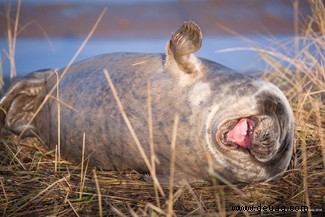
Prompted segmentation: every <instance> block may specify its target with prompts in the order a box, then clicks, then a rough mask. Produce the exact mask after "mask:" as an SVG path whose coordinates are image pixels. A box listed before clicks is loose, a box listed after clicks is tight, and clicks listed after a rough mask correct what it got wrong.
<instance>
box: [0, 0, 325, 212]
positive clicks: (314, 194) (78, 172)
mask: <svg viewBox="0 0 325 217" xmlns="http://www.w3.org/2000/svg"><path fill="white" fill-rule="evenodd" d="M310 2H311V8H312V10H313V13H314V16H313V17H311V18H309V22H307V23H308V25H306V28H305V29H303V32H305V35H304V36H299V37H298V36H297V38H296V42H295V45H294V46H295V49H293V53H291V51H292V49H289V48H288V47H290V45H289V46H283V47H282V48H281V50H282V52H281V53H280V52H278V49H274V50H259V51H260V53H261V56H262V58H263V59H264V60H265V61H266V62H268V63H269V65H270V68H268V69H267V70H266V72H265V74H264V75H263V76H264V78H265V79H267V80H270V81H272V82H273V83H275V84H277V85H278V86H279V87H280V88H281V89H282V90H283V91H284V92H285V94H286V95H287V97H288V99H289V101H290V103H291V105H292V108H293V112H294V116H295V123H296V136H295V138H296V141H295V149H294V157H293V158H292V164H291V167H290V169H289V170H288V171H287V172H286V173H285V175H284V176H283V177H281V178H280V179H279V180H278V181H272V182H267V183H266V182H262V183H252V184H248V185H247V184H238V185H236V186H230V185H219V184H218V183H217V182H214V183H213V184H212V185H203V184H198V185H192V186H190V185H186V186H184V187H176V186H172V188H171V187H161V186H160V185H159V183H156V182H154V183H153V184H149V183H147V182H145V181H143V175H141V174H139V173H137V172H135V171H101V170H98V169H97V170H92V168H88V163H87V162H88V159H87V158H86V159H85V158H84V157H83V159H84V161H83V162H82V163H81V164H80V165H74V164H71V163H69V162H66V161H63V160H61V161H60V159H56V156H57V154H56V152H55V151H48V150H46V149H45V148H44V145H43V144H41V143H40V142H39V141H38V140H36V139H33V138H27V139H15V138H2V139H1V143H0V214H2V215H3V216H165V215H166V216H167V215H168V216H175V215H178V216H183V215H188V216H195V215H197V216H203V215H204V216H209V215H210V216H254V215H260V213H258V212H241V211H233V210H232V206H235V205H241V206H245V205H255V206H257V205H259V204H262V205H270V206H271V205H273V206H275V207H276V206H281V207H280V208H282V206H287V207H289V206H303V205H306V206H308V208H309V210H310V209H316V208H321V207H322V206H323V208H324V203H325V178H324V177H325V170H324V165H325V138H324V135H325V132H324V131H325V126H324V125H325V120H324V117H325V114H324V113H325V111H324V109H325V108H324V100H325V97H324V92H325V58H324V53H325V52H324V48H325V38H324V37H325V18H324V16H325V9H324V5H323V4H322V1H318V0H315V1H310ZM300 28H302V27H300ZM297 29H298V27H297ZM297 31H298V30H297ZM297 35H298V34H297ZM283 51H284V52H283ZM284 63H286V64H284ZM287 63H289V66H288V64H287ZM107 74H108V73H107ZM148 85H150V84H148ZM148 98H149V99H150V94H149V95H148ZM149 104H150V103H149ZM148 109H149V110H148V115H149V117H150V113H151V110H150V108H148ZM121 110H122V109H121ZM126 118H127V117H126ZM176 119H177V118H176ZM130 127H132V126H130ZM176 127H177V120H176V121H175V128H176ZM149 129H150V123H149ZM175 131H176V130H175ZM85 136H86V135H84V138H85ZM134 136H136V135H134ZM140 147H141V146H140ZM140 147H139V149H141V148H140ZM57 161H59V166H60V169H59V170H57V169H56V167H57ZM154 161H155V159H154V157H153V158H151V159H147V164H148V167H149V168H151V171H152V172H153V174H154ZM172 169H173V168H172V167H171V170H172ZM153 177H155V176H153ZM283 214H284V213H283V211H279V212H273V213H269V214H268V213H264V215H263V216H273V215H283ZM300 214H301V215H302V216H305V215H306V213H299V212H298V213H296V212H290V213H286V215H287V216H296V215H297V216H299V215H300ZM313 214H314V216H320V215H319V214H320V213H313ZM308 215H309V216H311V215H312V213H311V212H309V213H308Z"/></svg>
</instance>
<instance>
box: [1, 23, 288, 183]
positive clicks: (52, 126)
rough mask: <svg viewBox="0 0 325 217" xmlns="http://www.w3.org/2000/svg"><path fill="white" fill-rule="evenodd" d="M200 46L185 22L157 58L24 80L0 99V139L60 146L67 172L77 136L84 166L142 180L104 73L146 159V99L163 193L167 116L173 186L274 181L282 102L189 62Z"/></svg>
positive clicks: (284, 156) (109, 58) (263, 85)
mask: <svg viewBox="0 0 325 217" xmlns="http://www.w3.org/2000/svg"><path fill="white" fill-rule="evenodd" d="M201 44H202V33H201V29H200V28H199V26H198V25H196V24H195V23H193V22H185V23H184V24H183V25H182V26H181V28H180V29H179V30H177V31H176V32H175V33H174V34H173V35H172V37H171V40H170V41H168V43H167V47H166V54H143V53H110V54H104V55H100V56H96V57H93V58H89V59H86V60H83V61H80V62H77V63H74V64H73V65H71V66H68V67H66V68H63V69H51V70H42V71H37V72H34V73H31V74H29V75H27V76H26V77H25V78H22V79H21V80H19V81H17V82H15V83H14V84H12V85H11V87H10V88H9V90H8V91H7V93H6V94H5V95H4V97H3V98H2V99H1V101H0V106H1V108H2V111H5V112H3V113H2V114H1V116H0V118H1V124H2V129H6V130H9V131H11V132H14V133H15V134H22V133H24V135H26V136H30V135H33V134H37V135H38V136H39V138H41V139H42V140H43V141H44V142H45V143H46V144H47V145H48V146H49V147H50V148H52V149H53V148H55V146H56V145H57V144H58V143H60V152H61V156H62V157H63V158H65V159H67V160H71V161H75V162H81V159H82V146H83V135H85V156H88V157H89V159H90V161H89V162H90V164H91V165H93V166H96V167H101V168H103V169H106V170H115V169H118V170H125V169H133V170H137V171H139V172H141V173H148V172H149V170H148V167H147V165H146V163H145V160H144V159H143V158H142V157H141V156H140V154H139V150H138V148H137V146H136V145H135V141H134V139H133V137H132V136H131V134H130V131H129V128H128V127H127V125H126V124H125V121H124V119H123V116H122V115H121V111H120V109H119V107H118V105H117V103H116V98H114V95H113V92H112V89H111V86H110V85H109V84H108V81H107V79H106V78H105V74H104V70H107V71H108V72H109V75H110V77H111V80H112V82H113V84H114V86H115V89H116V91H117V94H118V95H119V99H120V101H121V103H122V105H123V108H124V111H125V114H126V115H127V117H128V119H129V121H130V123H131V125H132V126H133V128H134V131H135V133H136V135H137V137H138V139H139V141H140V143H141V145H142V148H143V150H144V153H145V155H146V156H147V157H150V145H149V130H148V122H149V119H148V112H147V109H148V107H147V99H148V96H149V95H150V96H151V108H152V117H153V118H152V126H153V141H154V151H155V156H156V174H157V177H158V179H159V181H161V183H162V184H164V183H168V180H169V177H170V169H169V168H170V163H171V143H172V132H173V125H174V117H175V114H178V116H179V124H178V130H177V137H176V144H175V153H176V157H175V162H174V163H175V164H174V169H175V175H174V182H175V183H180V182H181V180H186V181H188V182H190V183H191V182H196V181H200V180H205V181H210V180H211V175H215V174H218V177H223V178H224V179H226V180H228V181H230V182H238V181H239V182H257V181H263V180H270V179H273V178H275V177H279V176H280V175H281V174H283V173H284V172H285V170H286V168H287V167H288V164H289V161H290V158H291V155H292V149H293V135H294V124H293V115H292V112H291V109H290V106H289V103H288V100H287V99H286V97H285V96H284V94H283V93H282V92H281V91H280V90H279V89H278V88H277V87H276V86H275V85H273V84H271V83H269V82H267V81H264V80H262V79H259V78H254V77H252V76H250V75H247V74H241V73H237V72H235V71H232V70H231V69H229V68H227V67H225V66H222V65H220V64H218V63H216V62H213V61H210V60H206V59H203V58H198V57H196V56H195V55H194V53H195V52H196V51H197V50H199V49H200V47H201ZM148 83H149V84H150V85H149V86H148ZM148 87H150V88H149V90H150V91H148ZM52 90H54V91H52ZM211 171H214V172H211Z"/></svg>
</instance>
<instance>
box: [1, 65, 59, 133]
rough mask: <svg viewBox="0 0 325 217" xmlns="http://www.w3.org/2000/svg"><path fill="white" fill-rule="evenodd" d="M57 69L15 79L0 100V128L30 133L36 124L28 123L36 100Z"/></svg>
mask: <svg viewBox="0 0 325 217" xmlns="http://www.w3.org/2000/svg"><path fill="white" fill-rule="evenodd" d="M56 72H57V70H56V69H49V70H41V71H36V72H33V73H30V74H28V75H27V76H26V77H23V78H22V79H20V80H18V81H15V82H14V83H13V84H12V85H11V86H10V87H9V89H8V91H7V92H6V94H5V95H4V96H3V97H2V99H1V100H0V129H1V131H2V132H3V131H4V130H9V131H11V132H14V133H15V134H20V133H21V132H22V131H25V132H26V133H25V134H24V135H28V133H29V132H30V130H33V128H34V126H33V125H32V124H28V123H29V122H30V120H31V119H32V117H33V115H34V110H35V108H34V100H35V97H36V96H37V94H38V93H39V92H40V91H41V89H42V88H43V86H44V84H45V83H46V81H47V80H48V78H49V77H51V76H52V75H54V74H55V73H56Z"/></svg>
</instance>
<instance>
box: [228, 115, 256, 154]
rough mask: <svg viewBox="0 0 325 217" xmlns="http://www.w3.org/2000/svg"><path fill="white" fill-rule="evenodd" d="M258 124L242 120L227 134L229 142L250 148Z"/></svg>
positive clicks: (250, 120)
mask: <svg viewBox="0 0 325 217" xmlns="http://www.w3.org/2000/svg"><path fill="white" fill-rule="evenodd" d="M255 125H256V123H255V121H253V120H252V119H249V118H242V119H240V120H239V121H238V123H237V124H236V125H235V126H234V127H233V128H232V129H231V130H230V131H229V132H228V133H227V140H228V141H229V142H233V143H235V144H237V145H238V146H240V147H243V148H248V147H249V145H250V144H251V141H252V134H253V130H254V127H255Z"/></svg>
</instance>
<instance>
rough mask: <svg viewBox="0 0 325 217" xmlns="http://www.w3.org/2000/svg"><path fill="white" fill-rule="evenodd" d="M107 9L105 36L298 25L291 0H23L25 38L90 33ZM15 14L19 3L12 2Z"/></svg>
mask: <svg viewBox="0 0 325 217" xmlns="http://www.w3.org/2000/svg"><path fill="white" fill-rule="evenodd" d="M105 7H107V12H106V14H105V16H104V19H103V20H102V22H101V24H100V25H99V28H98V29H97V31H96V33H95V36H99V37H105V38H128V37H132V38H135V37H139V38H146V37H165V36H169V35H170V33H171V32H172V31H175V29H176V28H178V27H179V25H180V24H181V23H183V22H184V21H186V20H193V21H195V22H197V23H198V24H199V25H200V26H201V28H202V29H203V30H204V33H205V35H223V34H229V32H228V31H226V30H224V29H222V28H221V27H220V26H225V27H227V28H228V29H230V30H233V31H235V32H236V33H238V34H240V35H243V34H269V33H270V34H282V33H291V32H293V31H294V29H293V9H292V1H290V0H263V1H261V0H241V1H237V0H227V1H226V0H210V1H175V2H166V3H138V4H46V5H40V4H36V5H30V4H29V5H28V4H24V1H23V3H22V8H21V15H20V27H21V28H22V27H26V26H27V28H24V30H23V31H21V32H20V37H37V36H43V35H44V33H46V35H48V36H49V37H79V36H84V35H86V34H87V33H88V32H89V30H90V29H91V27H92V26H93V24H94V23H95V21H96V19H97V18H98V16H99V14H100V13H101V11H102V10H103V9H104V8H105ZM308 8H309V7H308V4H307V1H299V13H300V15H306V14H308V13H309V9H308ZM7 9H8V6H6V5H5V4H1V5H0V12H1V16H2V19H0V31H1V32H0V33H1V34H0V37H3V36H4V35H5V34H6V29H7V21H6V19H4V18H6V11H7ZM11 9H12V13H11V15H12V17H14V16H13V15H14V14H15V9H16V6H15V5H11Z"/></svg>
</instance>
